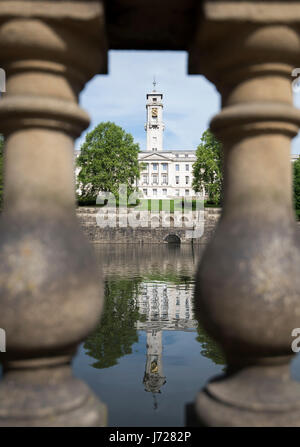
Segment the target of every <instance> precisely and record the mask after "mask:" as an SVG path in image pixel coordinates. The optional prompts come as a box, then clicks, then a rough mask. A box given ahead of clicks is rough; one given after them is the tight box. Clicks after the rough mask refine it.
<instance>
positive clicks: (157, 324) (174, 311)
mask: <svg viewBox="0 0 300 447" xmlns="http://www.w3.org/2000/svg"><path fill="white" fill-rule="evenodd" d="M192 300H193V285H192V284H190V283H187V284H186V285H184V284H178V285H176V284H170V283H161V282H144V283H143V284H142V285H141V289H140V293H139V296H138V297H137V306H138V308H139V311H140V313H141V314H142V315H143V316H144V317H145V320H146V321H144V322H140V321H139V322H138V323H137V329H139V330H146V331H148V330H151V329H157V330H166V331H168V330H176V331H180V330H183V331H188V330H192V331H194V330H195V329H196V327H197V321H196V320H195V319H194V311H193V301H192Z"/></svg>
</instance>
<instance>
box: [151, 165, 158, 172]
mask: <svg viewBox="0 0 300 447" xmlns="http://www.w3.org/2000/svg"><path fill="white" fill-rule="evenodd" d="M152 166H153V171H157V163H153V165H152Z"/></svg>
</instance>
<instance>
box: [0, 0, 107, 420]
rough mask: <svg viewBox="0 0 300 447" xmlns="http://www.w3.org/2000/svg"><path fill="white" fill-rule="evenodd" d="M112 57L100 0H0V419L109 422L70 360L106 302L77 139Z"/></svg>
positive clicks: (86, 123) (103, 408) (84, 125)
mask: <svg viewBox="0 0 300 447" xmlns="http://www.w3.org/2000/svg"><path fill="white" fill-rule="evenodd" d="M105 61H106V51H105V38H104V31H103V11H102V6H101V2H93V1H85V2H80V1H79V2H75V1H74V2H64V1H61V2H52V1H11V2H0V66H1V68H4V69H5V71H6V74H7V85H6V90H7V93H6V94H5V95H4V96H3V97H2V98H1V99H0V132H1V133H4V134H5V138H6V145H5V203H4V212H3V215H2V218H1V223H0V265H1V268H0V306H1V312H0V327H1V328H3V329H5V331H6V337H7V338H6V340H7V348H6V351H7V352H6V354H5V357H3V354H1V361H2V360H3V359H4V377H3V379H2V381H1V382H0V426H102V425H105V424H106V409H105V406H104V405H103V404H101V403H100V402H99V401H98V400H97V399H96V397H95V396H94V395H93V393H92V392H91V391H90V390H89V388H88V387H87V386H86V385H85V384H84V383H82V382H81V381H80V380H78V379H76V378H74V377H73V376H72V374H71V368H70V363H71V360H72V356H73V355H74V353H75V352H76V347H77V345H78V344H79V343H80V342H81V341H82V340H83V339H84V338H85V337H86V336H87V335H88V334H89V332H90V331H91V330H92V329H93V328H94V327H95V326H96V324H97V322H98V321H99V317H100V312H101V308H102V291H101V290H100V286H101V278H100V275H99V271H98V269H97V267H96V263H95V260H94V255H93V252H92V250H91V248H90V247H89V245H88V242H87V241H86V240H85V238H84V237H83V235H82V233H81V231H80V229H79V227H78V224H77V220H76V217H75V194H74V154H73V140H74V138H75V137H77V136H79V135H80V133H81V132H82V130H84V129H85V128H86V127H87V125H88V123H89V118H88V115H87V114H86V113H85V112H84V111H82V110H81V109H80V108H79V107H78V105H77V97H78V93H79V91H80V90H81V89H82V87H83V86H84V84H85V82H86V81H87V80H88V79H89V78H91V77H92V76H93V75H94V74H96V73H98V72H99V71H100V72H105V69H106V64H105Z"/></svg>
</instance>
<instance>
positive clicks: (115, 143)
mask: <svg viewBox="0 0 300 447" xmlns="http://www.w3.org/2000/svg"><path fill="white" fill-rule="evenodd" d="M138 153H139V145H138V144H135V143H134V140H133V137H132V135H130V134H129V133H126V132H125V130H124V129H122V128H121V127H119V126H117V125H116V124H114V123H111V122H106V123H100V124H98V126H97V127H95V129H94V130H92V131H91V132H89V133H88V134H87V136H86V139H85V142H84V143H83V145H82V146H81V152H80V155H79V157H78V158H77V166H78V167H79V168H80V172H79V174H78V185H77V187H78V188H79V189H80V191H81V194H80V199H84V200H90V201H91V200H93V201H95V200H96V197H97V195H98V193H99V191H105V192H112V193H113V194H114V195H115V197H116V198H117V197H118V191H119V185H121V184H124V185H127V192H128V195H129V194H131V193H132V192H133V191H134V190H135V187H134V183H135V180H136V179H137V178H139V176H140V166H139V162H138Z"/></svg>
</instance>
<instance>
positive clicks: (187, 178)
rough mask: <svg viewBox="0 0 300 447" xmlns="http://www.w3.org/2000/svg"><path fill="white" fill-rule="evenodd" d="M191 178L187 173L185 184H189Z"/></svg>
mask: <svg viewBox="0 0 300 447" xmlns="http://www.w3.org/2000/svg"><path fill="white" fill-rule="evenodd" d="M189 180H190V178H189V176H188V175H187V176H186V177H185V184H186V185H188V184H189Z"/></svg>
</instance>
